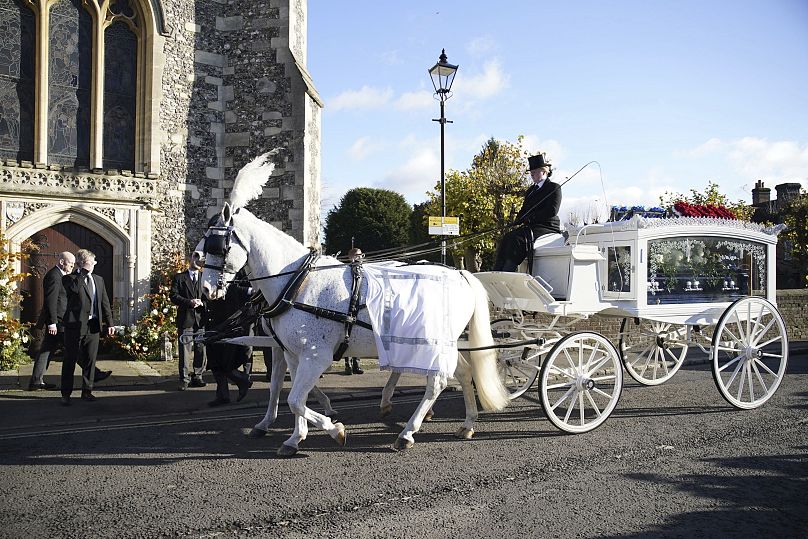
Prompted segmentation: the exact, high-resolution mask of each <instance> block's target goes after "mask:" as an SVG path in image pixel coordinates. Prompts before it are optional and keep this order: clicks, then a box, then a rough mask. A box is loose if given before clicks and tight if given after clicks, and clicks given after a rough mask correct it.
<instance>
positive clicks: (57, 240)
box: [20, 222, 113, 322]
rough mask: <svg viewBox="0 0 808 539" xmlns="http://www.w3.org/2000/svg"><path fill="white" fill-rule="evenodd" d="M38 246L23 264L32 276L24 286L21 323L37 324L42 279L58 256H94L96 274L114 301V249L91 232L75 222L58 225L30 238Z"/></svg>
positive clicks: (40, 305)
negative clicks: (86, 252) (65, 253)
mask: <svg viewBox="0 0 808 539" xmlns="http://www.w3.org/2000/svg"><path fill="white" fill-rule="evenodd" d="M28 240H30V241H31V242H32V243H34V244H35V245H37V246H38V250H36V251H34V252H32V253H31V256H30V257H29V258H28V260H26V261H25V262H24V263H23V271H24V272H27V273H29V274H30V275H29V276H28V277H27V278H26V279H25V281H24V282H23V286H22V288H21V291H22V293H23V296H24V299H23V302H22V312H20V319H21V321H22V322H36V320H37V317H39V312H40V311H41V310H42V303H43V300H44V298H43V294H42V277H43V276H44V275H45V273H47V271H48V270H50V269H51V268H52V267H53V266H55V265H56V262H57V261H58V260H59V253H61V252H63V251H70V252H71V253H74V254H75V252H76V251H78V250H79V249H89V250H90V251H92V252H93V253H95V256H96V260H97V261H98V264H97V265H96V266H95V270H94V271H95V273H97V274H98V275H100V276H101V277H103V279H104V285H105V288H106V289H107V295H108V296H109V298H110V300H111V298H112V297H113V294H112V284H113V274H112V267H113V259H112V255H113V249H112V245H111V244H110V243H109V242H108V241H106V240H105V239H104V238H102V237H101V236H99V235H98V234H96V233H95V232H93V231H92V230H90V229H88V228H86V227H83V226H81V225H79V224H76V223H72V222H63V223H58V224H55V225H53V226H50V227H48V228H45V229H42V230H40V231H39V232H37V233H35V234H33V235H32V236H31V237H30V238H28Z"/></svg>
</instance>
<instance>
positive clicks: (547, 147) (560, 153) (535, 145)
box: [522, 135, 583, 166]
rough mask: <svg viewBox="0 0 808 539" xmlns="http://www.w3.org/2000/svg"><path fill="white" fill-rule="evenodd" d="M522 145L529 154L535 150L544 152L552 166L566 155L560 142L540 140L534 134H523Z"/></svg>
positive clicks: (558, 163) (561, 161)
mask: <svg viewBox="0 0 808 539" xmlns="http://www.w3.org/2000/svg"><path fill="white" fill-rule="evenodd" d="M522 147H523V148H524V149H525V150H527V151H528V152H529V153H530V155H534V154H536V153H537V152H544V153H546V154H547V158H548V159H549V160H550V162H551V163H553V165H554V166H558V165H560V164H561V163H563V162H564V157H565V156H566V152H565V151H564V148H563V147H562V146H561V143H560V142H558V141H557V140H553V139H547V140H542V139H540V138H539V137H537V136H536V135H524V138H523V139H522ZM581 165H583V163H581ZM579 166H580V165H579Z"/></svg>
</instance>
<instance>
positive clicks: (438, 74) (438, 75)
mask: <svg viewBox="0 0 808 539" xmlns="http://www.w3.org/2000/svg"><path fill="white" fill-rule="evenodd" d="M446 60H447V58H446V49H441V51H440V57H438V63H437V64H435V65H434V66H432V68H431V69H430V70H429V76H430V77H432V86H434V87H435V95H436V96H438V99H439V100H440V118H439V119H433V120H432V121H433V122H440V205H441V214H440V215H441V227H444V226H445V223H444V220H445V217H446V175H445V169H444V155H445V151H444V144H443V128H444V126H445V125H446V124H447V123H452V122H450V121H449V120H447V119H446V116H444V103H445V102H446V100H447V99H449V98H450V97H452V94H451V90H452V83H453V82H454V78H455V74H456V73H457V68H458V66H456V65H452V64H450V63H449V62H447V61H446ZM440 261H441V264H446V237H445V236H443V239H442V240H441V242H440Z"/></svg>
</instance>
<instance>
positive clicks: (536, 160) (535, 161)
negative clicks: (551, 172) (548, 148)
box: [527, 153, 551, 171]
mask: <svg viewBox="0 0 808 539" xmlns="http://www.w3.org/2000/svg"><path fill="white" fill-rule="evenodd" d="M527 163H528V167H527V169H528V171H530V170H534V169H537V168H542V167H549V166H551V164H550V162H549V161H547V157H545V155H544V154H543V153H540V154H539V155H532V156H530V157H528V158H527Z"/></svg>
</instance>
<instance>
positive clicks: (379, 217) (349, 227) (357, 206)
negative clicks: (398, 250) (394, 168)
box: [325, 187, 412, 253]
mask: <svg viewBox="0 0 808 539" xmlns="http://www.w3.org/2000/svg"><path fill="white" fill-rule="evenodd" d="M411 214H412V208H411V207H410V205H409V204H408V203H407V201H406V200H405V199H404V197H403V196H401V195H400V194H398V193H396V192H393V191H389V190H387V189H372V188H369V187H358V188H355V189H351V190H350V191H348V192H347V193H345V195H343V197H342V198H341V199H340V201H339V204H338V205H337V206H336V207H335V208H333V209H332V210H330V211H329V212H328V216H327V217H326V219H325V245H326V250H327V252H329V253H336V252H337V251H341V252H342V253H346V252H348V250H349V249H350V248H351V245H352V244H353V245H355V246H357V247H360V248H361V249H362V250H363V251H365V252H369V251H377V250H380V249H390V248H392V247H402V246H405V245H407V244H408V243H409V240H410V215H411Z"/></svg>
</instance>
